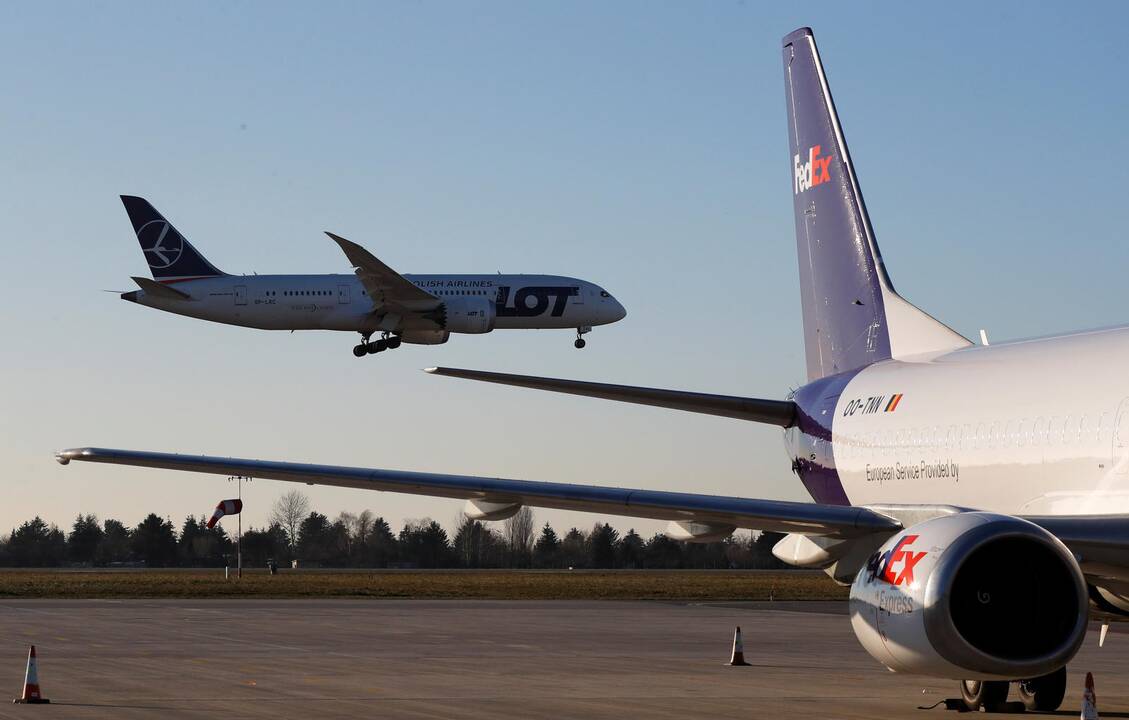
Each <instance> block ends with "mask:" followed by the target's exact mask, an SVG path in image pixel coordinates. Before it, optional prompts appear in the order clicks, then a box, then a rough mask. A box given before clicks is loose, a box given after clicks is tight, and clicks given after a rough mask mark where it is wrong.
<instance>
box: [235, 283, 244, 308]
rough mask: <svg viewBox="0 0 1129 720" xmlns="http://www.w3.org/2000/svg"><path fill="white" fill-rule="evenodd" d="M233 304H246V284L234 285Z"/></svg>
mask: <svg viewBox="0 0 1129 720" xmlns="http://www.w3.org/2000/svg"><path fill="white" fill-rule="evenodd" d="M235 304H236V305H246V304H247V286H246V285H236V286H235Z"/></svg>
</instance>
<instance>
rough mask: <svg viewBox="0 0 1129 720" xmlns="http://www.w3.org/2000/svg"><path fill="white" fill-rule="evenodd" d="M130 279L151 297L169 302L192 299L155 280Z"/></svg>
mask: <svg viewBox="0 0 1129 720" xmlns="http://www.w3.org/2000/svg"><path fill="white" fill-rule="evenodd" d="M131 279H132V280H133V281H134V282H135V283H137V287H139V288H141V289H142V290H144V291H145V292H146V293H147V294H149V295H153V296H155V297H163V298H167V299H169V300H188V299H190V298H191V297H192V296H191V295H189V294H188V293H186V292H181V291H180V290H177V289H176V288H172V287H169V286H168V285H163V284H161V283H159V282H157V281H156V280H150V279H149V278H143V277H135V278H131Z"/></svg>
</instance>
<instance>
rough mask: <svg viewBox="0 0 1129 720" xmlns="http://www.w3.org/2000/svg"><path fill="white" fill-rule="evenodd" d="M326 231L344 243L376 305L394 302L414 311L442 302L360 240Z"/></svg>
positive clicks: (402, 307) (400, 307) (346, 252)
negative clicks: (379, 258)
mask: <svg viewBox="0 0 1129 720" xmlns="http://www.w3.org/2000/svg"><path fill="white" fill-rule="evenodd" d="M326 235H328V236H329V237H330V238H332V239H333V241H334V242H335V243H337V244H338V245H339V246H340V247H341V250H342V251H344V253H345V257H347V258H349V262H351V263H352V264H353V267H354V268H356V272H357V277H359V278H360V279H361V284H363V285H364V286H365V290H367V291H368V295H369V297H370V298H371V299H372V302H373V305H374V306H375V307H377V308H379V307H381V306H384V305H390V306H393V307H396V308H399V309H404V310H409V311H411V310H430V309H432V308H434V307H435V306H436V305H438V304H439V298H437V297H436V296H434V295H432V294H431V293H429V292H427V291H426V290H424V289H423V288H421V287H419V286H417V285H416V284H415V283H413V282H412V281H411V280H408V279H407V278H406V277H404V276H403V275H401V274H400V273H398V272H396V271H395V270H393V269H392V268H390V267H388V266H387V265H385V264H384V263H382V262H381V261H380V260H378V259H377V257H376V256H375V255H373V254H372V253H370V252H369V251H368V250H365V249H364V248H363V247H361V246H360V245H358V244H357V243H355V242H352V241H349V240H346V239H345V238H343V237H341V236H340V235H334V234H333V233H331V232H327V233H326Z"/></svg>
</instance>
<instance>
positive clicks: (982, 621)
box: [850, 512, 1089, 680]
mask: <svg viewBox="0 0 1129 720" xmlns="http://www.w3.org/2000/svg"><path fill="white" fill-rule="evenodd" d="M850 612H851V625H852V627H853V628H854V631H855V635H856V636H858V639H859V642H861V643H862V646H863V647H864V648H866V650H867V652H869V653H870V654H871V655H872V656H873V657H874V658H875V659H877V660H878V661H879V662H881V663H882V664H884V665H885V666H886V667H888V668H890V669H891V670H894V671H897V672H907V673H916V674H921V675H932V676H934V677H947V678H953V679H957V680H1016V679H1021V678H1033V677H1039V676H1042V675H1046V674H1047V673H1050V672H1052V671H1054V670H1057V669H1058V668H1060V667H1063V666H1064V665H1066V663H1067V662H1068V661H1069V660H1070V659H1071V658H1073V657H1074V654H1075V653H1076V652H1078V648H1079V646H1080V645H1081V644H1082V640H1083V639H1084V638H1085V634H1086V623H1087V620H1088V613H1089V604H1088V602H1087V593H1086V583H1085V580H1084V579H1083V576H1082V571H1081V569H1080V568H1079V567H1078V563H1077V561H1076V560H1075V559H1074V556H1073V555H1072V554H1071V553H1070V551H1069V550H1067V548H1066V546H1065V545H1063V544H1062V543H1061V542H1060V541H1059V540H1058V539H1057V538H1056V537H1054V536H1053V535H1051V534H1050V533H1049V532H1047V531H1046V530H1044V529H1043V528H1041V527H1039V526H1038V525H1035V524H1034V523H1030V522H1028V521H1026V520H1021V519H1019V518H1016V517H1011V516H1008V515H998V514H995V513H986V512H969V513H960V514H957V515H946V516H942V517H937V518H933V519H932V520H926V521H925V522H922V523H918V524H917V525H914V526H913V527H911V528H909V529H908V530H904V531H902V532H900V533H898V534H896V535H894V536H893V537H892V538H890V539H889V540H888V541H887V542H886V543H885V544H884V545H882V547H880V548H879V549H878V551H877V552H875V553H874V554H873V555H872V556H871V557H870V560H869V561H868V562H867V564H866V567H864V568H863V569H862V570H860V571H859V573H858V575H857V576H856V577H855V581H854V584H853V585H851V601H850Z"/></svg>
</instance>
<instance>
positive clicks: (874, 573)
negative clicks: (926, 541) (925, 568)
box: [866, 535, 928, 585]
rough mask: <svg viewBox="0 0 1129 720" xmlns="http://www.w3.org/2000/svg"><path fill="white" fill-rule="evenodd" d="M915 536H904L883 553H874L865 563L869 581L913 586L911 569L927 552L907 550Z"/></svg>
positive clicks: (915, 538)
mask: <svg viewBox="0 0 1129 720" xmlns="http://www.w3.org/2000/svg"><path fill="white" fill-rule="evenodd" d="M914 540H917V535H906V536H905V537H903V538H902V539H901V540H898V542H897V544H895V545H894V547H892V548H890V549H889V550H888V551H886V552H884V553H874V554H873V555H871V556H870V560H869V561H867V563H866V570H867V575H868V577H869V579H870V580H876V579H877V580H882V581H883V582H886V583H889V584H890V585H913V568H914V566H915V565H917V564H918V563H919V562H921V559H922V558H923V557H925V556H926V555H928V552H926V551H924V550H923V551H921V552H914V551H913V550H911V549H909V546H910V545H912V544H913V541H914Z"/></svg>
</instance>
